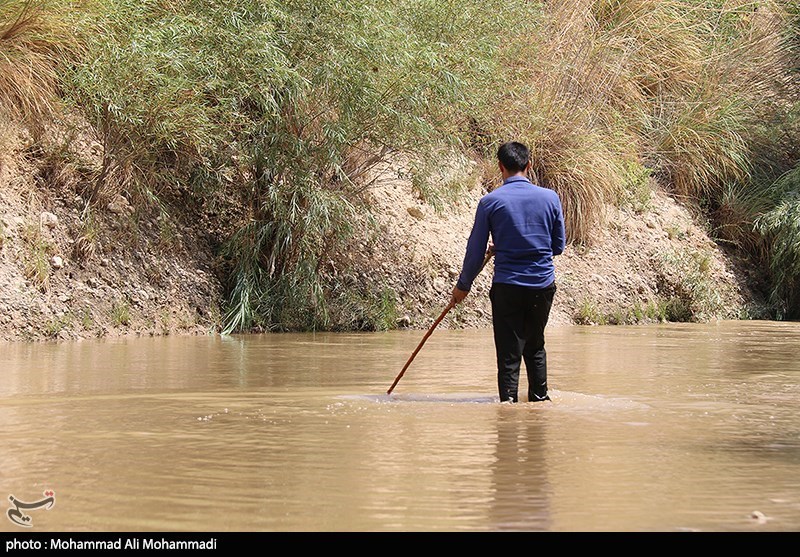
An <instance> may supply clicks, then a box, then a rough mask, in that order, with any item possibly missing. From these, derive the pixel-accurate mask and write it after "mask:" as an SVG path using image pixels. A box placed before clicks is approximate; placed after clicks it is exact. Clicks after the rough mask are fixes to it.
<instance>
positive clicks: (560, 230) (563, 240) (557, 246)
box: [551, 197, 567, 255]
mask: <svg viewBox="0 0 800 557" xmlns="http://www.w3.org/2000/svg"><path fill="white" fill-rule="evenodd" d="M555 213H556V214H555V219H554V220H553V231H552V233H551V246H552V248H553V255H561V254H562V253H564V248H565V247H566V245H567V233H566V231H565V230H564V210H563V209H562V208H561V200H560V199H558V197H556V207H555Z"/></svg>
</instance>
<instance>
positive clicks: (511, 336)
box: [489, 283, 556, 402]
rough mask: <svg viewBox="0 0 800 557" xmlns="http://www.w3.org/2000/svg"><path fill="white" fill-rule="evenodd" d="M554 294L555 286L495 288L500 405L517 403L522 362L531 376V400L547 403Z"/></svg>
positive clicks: (492, 295)
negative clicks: (546, 336) (547, 329)
mask: <svg viewBox="0 0 800 557" xmlns="http://www.w3.org/2000/svg"><path fill="white" fill-rule="evenodd" d="M555 293H556V285H555V283H553V284H551V285H550V286H548V287H546V288H542V289H534V288H528V287H525V286H517V285H513V284H499V283H496V284H493V285H492V289H491V291H490V292H489V299H491V301H492V325H493V327H494V346H495V350H496V351H497V387H498V389H499V391H500V400H501V401H504V402H505V401H509V400H510V401H512V402H517V390H518V388H519V368H520V362H521V360H522V359H524V360H525V371H526V372H527V374H528V400H529V401H531V402H533V401H538V400H548V399H547V353H546V352H545V349H544V328H545V327H546V326H547V319H548V318H549V317H550V308H551V307H552V305H553V296H554V295H555Z"/></svg>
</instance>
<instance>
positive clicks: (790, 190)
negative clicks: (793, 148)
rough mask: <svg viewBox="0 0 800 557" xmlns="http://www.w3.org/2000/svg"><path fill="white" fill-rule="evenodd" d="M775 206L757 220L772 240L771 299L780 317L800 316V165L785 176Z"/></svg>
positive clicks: (778, 186)
mask: <svg viewBox="0 0 800 557" xmlns="http://www.w3.org/2000/svg"><path fill="white" fill-rule="evenodd" d="M775 189H776V190H779V191H781V192H782V193H781V195H780V197H779V200H778V201H777V203H776V204H775V206H774V207H773V208H771V209H770V210H769V211H767V212H765V213H764V214H762V215H761V216H760V217H759V218H758V219H757V220H756V229H757V230H758V231H759V232H760V233H762V234H763V235H764V236H765V237H766V238H767V239H768V241H769V243H770V248H771V249H770V251H769V254H770V261H769V263H770V270H771V272H772V284H773V287H772V292H771V301H772V303H773V304H774V306H775V308H776V312H777V317H778V318H779V319H783V318H789V319H797V318H798V317H800V167H798V168H795V169H794V170H793V171H791V172H789V173H788V174H786V175H785V176H784V177H782V178H781V179H780V180H779V181H778V182H777V183H776V186H775Z"/></svg>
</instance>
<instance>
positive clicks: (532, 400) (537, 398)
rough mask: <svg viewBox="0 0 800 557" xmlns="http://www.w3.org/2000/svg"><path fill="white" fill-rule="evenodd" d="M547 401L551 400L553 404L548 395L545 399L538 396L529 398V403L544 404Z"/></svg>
mask: <svg viewBox="0 0 800 557" xmlns="http://www.w3.org/2000/svg"><path fill="white" fill-rule="evenodd" d="M545 400H549V401H550V402H553V401H552V400H551V399H550V397H549V396H548V395H544V397H539V396H538V395H533V398H529V400H528V402H544V401H545Z"/></svg>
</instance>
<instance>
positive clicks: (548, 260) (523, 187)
mask: <svg viewBox="0 0 800 557" xmlns="http://www.w3.org/2000/svg"><path fill="white" fill-rule="evenodd" d="M490 233H491V235H492V240H493V241H494V247H495V259H494V282H497V283H503V284H516V285H519V286H528V287H531V288H545V287H547V286H550V285H551V284H552V283H553V281H554V280H555V267H554V266H553V256H554V255H559V254H561V253H562V252H563V251H564V244H565V242H566V235H565V233H564V214H563V211H562V209H561V200H560V199H559V198H558V194H557V193H556V192H554V191H553V190H549V189H546V188H542V187H539V186H536V185H534V184H532V183H531V182H530V181H529V180H528V179H526V178H524V177H522V176H511V177H510V178H508V179H506V180H505V181H503V185H502V186H500V187H499V188H497V189H496V190H494V191H492V192H491V193H488V194H486V195H485V196H483V197H482V198H481V200H480V202H479V203H478V209H477V211H476V212H475V224H474V225H473V227H472V233H471V234H470V236H469V241H468V242H467V253H466V255H465V256H464V266H463V268H462V271H461V276H460V277H459V279H458V282H457V283H456V285H457V286H458V288H460V289H461V290H469V289H470V288H472V281H474V280H475V277H476V276H477V275H478V273H479V272H480V270H481V264H482V263H483V258H484V255H485V253H486V244H487V242H488V240H489V234H490Z"/></svg>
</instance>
